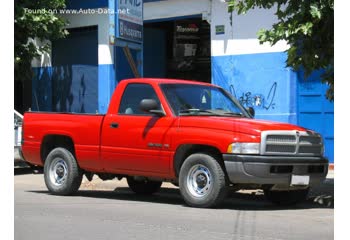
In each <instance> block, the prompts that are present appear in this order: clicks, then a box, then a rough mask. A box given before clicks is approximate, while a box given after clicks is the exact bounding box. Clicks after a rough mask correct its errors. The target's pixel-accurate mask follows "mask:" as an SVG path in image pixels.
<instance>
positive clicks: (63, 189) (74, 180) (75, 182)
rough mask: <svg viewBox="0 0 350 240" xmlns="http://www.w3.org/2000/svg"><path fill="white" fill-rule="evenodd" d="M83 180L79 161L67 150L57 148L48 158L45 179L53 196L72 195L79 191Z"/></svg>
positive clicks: (45, 166) (45, 165)
mask: <svg viewBox="0 0 350 240" xmlns="http://www.w3.org/2000/svg"><path fill="white" fill-rule="evenodd" d="M82 178H83V174H82V171H81V170H80V168H79V166H78V164H77V161H76V160H75V158H74V156H73V155H72V153H71V152H70V151H68V150H67V149H65V148H55V149H54V150H52V151H51V152H50V153H49V155H48V156H47V158H46V161H45V164H44V179H45V184H46V187H47V188H48V189H49V191H50V192H51V193H53V194H57V195H71V194H73V193H75V192H77V191H78V189H79V187H80V184H81V181H82Z"/></svg>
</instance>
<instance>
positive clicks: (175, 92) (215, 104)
mask: <svg viewBox="0 0 350 240" xmlns="http://www.w3.org/2000/svg"><path fill="white" fill-rule="evenodd" d="M160 87H161V89H162V91H163V94H164V95H165V97H166V99H167V101H168V103H169V105H170V106H171V108H172V110H173V112H174V114H176V115H177V116H179V115H216V116H217V115H219V116H238V117H249V115H248V114H247V112H246V111H245V110H244V108H243V107H242V106H240V104H239V103H238V101H235V100H234V99H233V97H232V96H230V95H229V94H228V93H227V92H225V91H224V90H223V89H221V88H218V87H214V86H206V85H198V84H161V85H160Z"/></svg>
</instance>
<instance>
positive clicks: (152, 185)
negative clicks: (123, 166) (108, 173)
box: [126, 177, 162, 195]
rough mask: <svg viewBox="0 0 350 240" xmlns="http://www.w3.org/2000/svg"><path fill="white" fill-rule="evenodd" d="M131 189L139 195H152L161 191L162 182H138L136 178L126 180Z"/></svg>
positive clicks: (144, 180) (146, 180) (143, 180)
mask: <svg viewBox="0 0 350 240" xmlns="http://www.w3.org/2000/svg"><path fill="white" fill-rule="evenodd" d="M126 180H127V182H128V185H129V187H130V189H131V190H132V191H133V192H134V193H137V194H143V195H150V194H153V193H156V192H158V191H159V189H160V187H161V185H162V182H160V181H151V180H148V179H142V180H137V179H135V178H134V177H127V178H126Z"/></svg>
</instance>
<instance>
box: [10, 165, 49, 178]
mask: <svg viewBox="0 0 350 240" xmlns="http://www.w3.org/2000/svg"><path fill="white" fill-rule="evenodd" d="M41 173H43V170H42V169H40V168H36V169H34V168H31V167H21V168H15V169H14V175H15V176H16V175H25V174H41Z"/></svg>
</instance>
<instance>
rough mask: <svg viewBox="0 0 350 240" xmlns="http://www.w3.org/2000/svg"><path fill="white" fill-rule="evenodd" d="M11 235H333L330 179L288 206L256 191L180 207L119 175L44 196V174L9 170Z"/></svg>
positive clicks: (178, 201)
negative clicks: (141, 192)
mask: <svg viewBox="0 0 350 240" xmlns="http://www.w3.org/2000/svg"><path fill="white" fill-rule="evenodd" d="M14 185H15V186H14V198H15V202H14V204H15V211H14V218H15V221H14V227H15V233H14V236H15V239H18V240H19V239H25V240H28V239H36V240H40V239H45V240H47V239H50V240H56V239H60V240H69V239H84V240H90V239H93V240H97V239H101V240H102V239H103V240H104V239H106V240H108V239H113V240H116V239H118V240H119V239H121V240H122V239H147V240H156V239H181V240H187V239H201V240H205V239H213V240H215V239H232V240H236V239H237V240H238V239H239V240H240V239H247V240H258V239H264V240H272V239H298V240H300V239H318V240H321V239H333V234H334V224H333V223H334V208H333V202H332V201H333V200H332V199H333V184H332V179H330V180H327V182H326V183H325V184H324V186H323V187H322V188H316V189H315V190H314V191H313V192H311V194H310V198H309V200H308V201H306V202H305V203H302V204H300V205H298V206H296V207H293V208H281V207H276V206H274V205H272V204H270V203H269V202H267V201H265V199H264V197H263V195H262V194H261V193H260V192H253V193H252V192H251V191H243V192H238V193H232V194H231V196H230V197H229V198H228V199H227V200H226V201H225V202H224V204H223V205H222V206H221V207H220V208H219V209H196V208H190V207H187V206H185V205H184V201H183V200H182V198H181V196H180V193H179V190H178V189H177V188H174V187H172V186H171V185H169V184H165V185H164V187H163V188H162V190H161V192H159V193H157V194H155V195H153V196H148V197H144V196H137V195H135V194H133V193H132V192H131V191H130V190H129V189H128V188H127V187H126V185H125V182H124V181H117V180H114V181H107V182H104V183H102V182H101V181H99V180H98V179H96V180H93V181H92V182H86V181H85V182H84V183H83V184H82V187H81V190H80V191H79V192H78V194H77V195H75V196H69V197H60V196H54V195H50V194H49V193H48V192H47V189H46V187H45V184H44V179H43V175H42V174H32V173H29V172H27V171H23V170H18V169H17V170H15V176H14Z"/></svg>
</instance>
